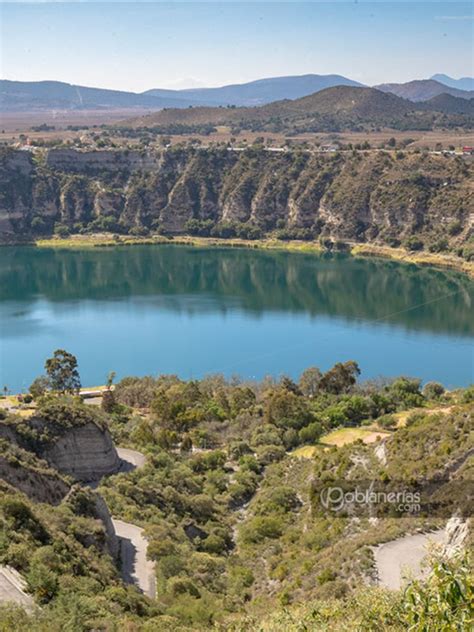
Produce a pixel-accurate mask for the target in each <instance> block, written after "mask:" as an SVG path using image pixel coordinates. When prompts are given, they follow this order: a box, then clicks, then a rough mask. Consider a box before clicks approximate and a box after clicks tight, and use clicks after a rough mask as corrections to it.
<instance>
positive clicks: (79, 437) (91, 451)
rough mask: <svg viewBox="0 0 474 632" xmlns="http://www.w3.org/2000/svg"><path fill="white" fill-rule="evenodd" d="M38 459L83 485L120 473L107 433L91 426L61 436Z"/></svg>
mask: <svg viewBox="0 0 474 632" xmlns="http://www.w3.org/2000/svg"><path fill="white" fill-rule="evenodd" d="M41 456H42V458H44V459H45V460H46V461H47V462H48V463H49V464H50V465H51V466H52V467H55V468H56V469H57V470H59V471H60V472H62V473H64V474H68V475H69V476H72V477H73V478H74V479H76V480H78V481H84V482H89V481H96V480H98V479H100V478H102V477H103V476H108V475H110V474H115V473H116V472H118V471H119V469H120V458H119V456H118V454H117V451H116V449H115V446H114V443H113V441H112V438H111V436H110V433H109V431H108V430H103V429H100V428H98V427H97V426H96V425H95V424H93V423H90V424H87V425H85V426H81V427H78V428H74V429H71V430H69V431H68V432H65V433H64V435H63V436H61V437H59V438H58V439H57V440H56V441H55V442H54V443H52V444H51V445H49V446H47V447H46V448H45V449H44V450H43V451H42V454H41Z"/></svg>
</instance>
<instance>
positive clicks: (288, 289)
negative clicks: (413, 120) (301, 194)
mask: <svg viewBox="0 0 474 632" xmlns="http://www.w3.org/2000/svg"><path fill="white" fill-rule="evenodd" d="M0 276H1V285H0V288H1V291H0V323H1V330H0V333H1V347H0V384H1V385H2V386H3V385H6V386H8V387H9V388H10V389H11V390H13V391H18V390H21V389H24V388H26V387H27V386H28V385H29V384H30V383H31V381H32V380H33V379H34V377H36V376H37V375H39V374H41V373H42V371H43V365H44V361H45V359H46V358H47V357H49V356H50V355H51V354H52V352H53V351H54V349H56V348H58V347H61V348H65V349H67V350H68V351H71V352H72V353H74V354H75V355H76V356H77V357H78V360H79V369H80V373H81V378H82V383H83V384H84V385H93V384H99V383H104V380H105V378H106V375H107V373H108V372H109V371H111V370H115V371H116V372H117V375H118V377H123V376H125V375H145V374H152V375H156V374H159V373H176V374H178V375H180V376H182V377H191V376H192V377H200V376H202V375H204V374H208V373H216V372H222V373H225V374H226V375H227V376H231V375H233V374H237V375H240V376H241V377H244V378H261V377H263V376H264V375H268V374H271V375H274V376H278V375H281V374H283V373H285V374H288V375H291V376H293V377H297V376H298V375H299V374H300V373H301V371H302V370H304V369H305V368H306V367H308V366H312V365H316V366H319V367H320V368H321V369H327V368H328V367H329V366H331V365H332V364H334V363H335V362H337V361H344V360H348V359H354V360H357V362H358V363H359V365H360V367H361V369H362V376H361V377H362V379H369V378H374V377H377V376H381V375H383V376H387V377H390V376H395V375H400V374H405V375H412V376H418V377H420V378H422V379H423V380H432V379H435V380H439V381H441V382H443V383H444V384H445V385H446V386H448V387H453V386H462V385H466V384H468V383H471V382H473V381H474V379H473V342H474V318H473V313H472V305H473V301H474V284H473V282H472V281H470V280H469V279H467V278H466V277H464V276H462V275H460V274H457V273H454V272H450V271H440V270H435V269H431V268H420V267H417V266H412V265H405V264H399V263H396V262H392V261H384V260H376V259H356V258H352V257H347V256H321V257H318V256H315V255H306V254H300V253H285V252H270V251H261V250H246V249H245V250H244V249H231V248H228V249H225V248H222V249H214V248H212V249H211V248H210V249H204V248H202V249H197V248H192V247H185V246H173V245H157V246H133V247H117V248H100V249H94V250H83V251H68V250H62V251H61V250H53V249H51V250H49V249H36V248H29V247H4V248H1V249H0Z"/></svg>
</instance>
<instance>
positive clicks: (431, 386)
mask: <svg viewBox="0 0 474 632" xmlns="http://www.w3.org/2000/svg"><path fill="white" fill-rule="evenodd" d="M444 392H445V389H444V386H443V385H442V384H440V383H439V382H427V384H425V386H424V387H423V396H424V397H426V399H439V398H440V397H441V396H442V395H444Z"/></svg>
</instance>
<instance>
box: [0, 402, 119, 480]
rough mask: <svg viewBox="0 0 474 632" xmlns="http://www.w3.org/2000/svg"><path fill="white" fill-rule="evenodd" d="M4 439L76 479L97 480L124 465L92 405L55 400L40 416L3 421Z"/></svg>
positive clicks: (0, 428)
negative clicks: (67, 403) (79, 404)
mask: <svg viewBox="0 0 474 632" xmlns="http://www.w3.org/2000/svg"><path fill="white" fill-rule="evenodd" d="M1 438H3V439H5V440H6V441H9V442H10V443H13V444H15V445H17V446H19V447H20V448H22V449H23V450H28V451H30V452H33V453H34V454H35V455H36V456H37V457H38V458H40V459H43V460H44V461H46V463H47V464H48V465H49V466H50V467H51V468H54V469H55V470H57V471H59V472H60V473H61V474H63V475H68V476H70V477H72V478H73V479H75V480H76V481H82V482H89V481H97V480H99V479H100V478H102V477H103V476H108V475H110V474H115V473H116V472H118V471H119V470H120V467H121V460H120V457H119V456H118V454H117V450H116V449H115V446H114V443H113V441H112V437H111V436H110V432H109V431H108V429H107V427H106V426H105V425H104V424H103V423H102V419H101V418H100V416H99V414H98V413H96V412H95V411H92V410H90V407H85V406H75V405H74V406H69V407H68V406H66V405H64V404H62V403H61V402H60V401H58V402H52V403H51V404H50V405H49V406H48V407H47V408H45V409H42V410H41V411H40V412H39V413H38V416H33V417H30V418H29V419H27V420H21V419H16V418H14V417H13V418H11V419H8V418H7V419H5V420H3V421H0V439H1Z"/></svg>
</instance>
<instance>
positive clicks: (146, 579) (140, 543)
mask: <svg viewBox="0 0 474 632" xmlns="http://www.w3.org/2000/svg"><path fill="white" fill-rule="evenodd" d="M112 522H113V525H114V528H115V533H116V534H117V536H118V538H119V542H120V558H121V563H122V578H123V580H124V581H125V582H126V583H128V584H135V585H136V586H137V587H138V588H139V589H140V590H141V591H142V592H143V593H144V594H145V595H148V597H155V592H156V582H155V565H154V563H153V562H152V561H150V560H148V559H147V556H146V552H147V548H148V541H147V539H146V538H145V536H144V535H143V529H141V528H140V527H137V526H136V525H134V524H130V523H128V522H124V521H123V520H117V519H116V518H113V519H112Z"/></svg>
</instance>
